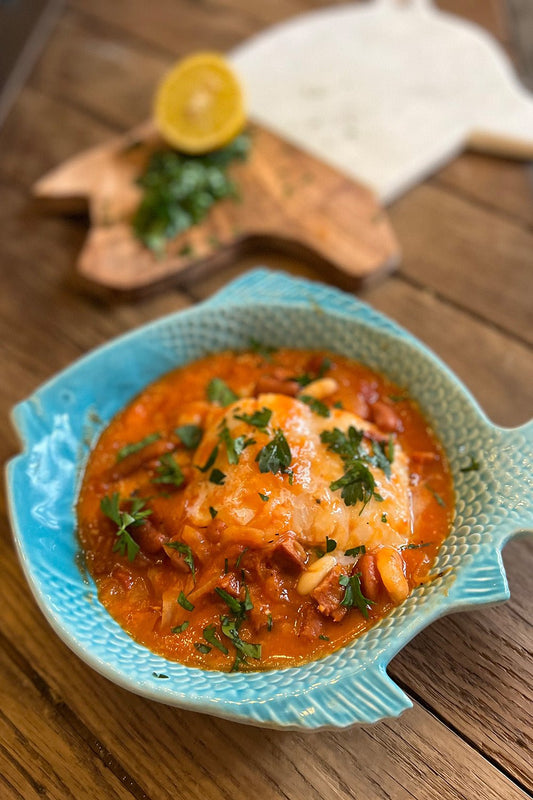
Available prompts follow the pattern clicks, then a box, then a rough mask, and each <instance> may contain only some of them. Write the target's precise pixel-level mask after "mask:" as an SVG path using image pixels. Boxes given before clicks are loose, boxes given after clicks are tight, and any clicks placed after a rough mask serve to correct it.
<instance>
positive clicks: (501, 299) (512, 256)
mask: <svg viewBox="0 0 533 800" xmlns="http://www.w3.org/2000/svg"><path fill="white" fill-rule="evenodd" d="M390 213H391V219H392V224H393V227H394V229H395V231H396V233H397V235H398V240H399V241H400V243H401V245H402V248H403V264H402V267H401V274H403V275H405V276H407V277H409V278H410V279H412V280H415V281H417V282H419V283H420V284H421V285H422V284H425V285H426V286H427V287H428V288H431V289H433V290H435V291H437V292H438V293H439V294H441V295H442V296H443V297H445V298H447V299H448V300H450V301H451V302H453V303H456V304H458V305H459V306H462V307H463V308H468V309H469V310H470V311H472V312H473V313H474V314H479V315H480V316H482V317H484V318H485V319H486V320H490V321H491V322H493V323H495V324H496V325H498V326H501V328H502V329H505V330H508V331H509V332H511V333H513V334H514V335H515V336H517V337H518V338H520V339H523V340H524V341H527V342H532V341H533V319H532V307H531V268H530V267H531V263H532V261H531V258H532V257H531V254H532V253H533V233H532V232H530V231H528V230H524V229H522V228H521V227H519V226H517V225H516V224H514V223H513V222H512V221H510V220H508V219H504V218H503V217H501V216H500V215H498V214H496V213H494V212H492V211H488V210H486V209H482V208H479V207H475V206H473V205H472V203H469V202H468V201H467V200H465V199H463V198H461V197H458V196H457V195H456V194H454V193H453V192H452V191H447V190H444V189H442V188H440V187H436V186H434V185H431V186H430V185H427V184H423V185H421V186H418V187H417V188H415V189H413V190H412V191H411V192H409V194H408V195H405V196H404V197H403V198H401V199H400V200H399V201H398V202H397V203H396V204H395V205H394V206H393V208H391V212H390Z"/></svg>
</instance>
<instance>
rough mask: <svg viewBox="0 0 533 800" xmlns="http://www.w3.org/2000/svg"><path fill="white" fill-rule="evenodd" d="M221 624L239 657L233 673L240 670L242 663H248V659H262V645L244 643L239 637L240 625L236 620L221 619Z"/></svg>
mask: <svg viewBox="0 0 533 800" xmlns="http://www.w3.org/2000/svg"><path fill="white" fill-rule="evenodd" d="M220 624H221V627H222V633H223V634H224V636H227V638H228V639H229V640H230V641H231V642H232V644H233V645H234V646H235V649H236V650H237V655H236V657H235V662H234V664H233V667H232V672H236V671H237V670H238V669H239V665H240V664H242V663H246V659H247V658H255V659H256V660H259V659H260V658H261V645H260V644H252V643H251V642H244V641H243V640H242V639H241V638H240V636H239V627H240V625H239V623H238V621H237V620H235V619H231V618H230V617H221V619H220Z"/></svg>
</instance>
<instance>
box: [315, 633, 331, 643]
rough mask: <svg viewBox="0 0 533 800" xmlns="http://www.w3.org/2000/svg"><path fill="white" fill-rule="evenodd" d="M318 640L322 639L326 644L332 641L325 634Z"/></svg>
mask: <svg viewBox="0 0 533 800" xmlns="http://www.w3.org/2000/svg"><path fill="white" fill-rule="evenodd" d="M318 638H319V639H322V640H323V641H324V642H329V640H330V639H329V636H326V634H325V633H321V634H320V636H319V637H318Z"/></svg>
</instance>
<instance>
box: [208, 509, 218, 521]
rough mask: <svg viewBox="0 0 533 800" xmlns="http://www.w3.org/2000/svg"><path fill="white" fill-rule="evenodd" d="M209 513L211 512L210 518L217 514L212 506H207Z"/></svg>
mask: <svg viewBox="0 0 533 800" xmlns="http://www.w3.org/2000/svg"><path fill="white" fill-rule="evenodd" d="M209 513H210V514H211V519H215V517H216V515H217V514H218V511H217V510H216V508H213V506H209Z"/></svg>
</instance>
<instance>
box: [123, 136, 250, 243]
mask: <svg viewBox="0 0 533 800" xmlns="http://www.w3.org/2000/svg"><path fill="white" fill-rule="evenodd" d="M249 147H250V138H249V136H247V135H246V134H241V135H240V136H237V137H236V138H235V139H233V141H232V142H230V144H228V145H227V146H226V147H223V148H221V149H219V150H215V151H214V152H211V153H207V154H206V155H200V156H187V155H184V154H181V153H178V152H176V151H175V150H162V151H157V152H155V153H154V154H153V155H152V157H151V159H150V161H149V162H148V166H147V168H146V170H145V172H144V174H143V175H142V176H141V177H140V178H139V179H138V181H137V183H138V184H139V185H140V187H141V188H142V190H143V194H142V198H141V202H140V204H139V206H138V208H137V211H136V213H135V215H134V217H133V222H132V224H133V231H134V233H135V235H136V236H137V238H139V239H140V240H141V241H142V242H143V243H144V244H145V245H146V246H147V247H149V248H150V249H151V250H153V251H154V252H156V253H158V254H162V253H163V252H164V249H165V245H166V242H167V240H169V239H173V238H174V237H175V236H177V235H178V234H179V233H182V232H183V231H184V230H187V229H188V228H190V227H191V226H192V225H197V224H198V223H199V222H201V221H202V220H203V219H204V218H205V216H206V214H207V213H208V212H209V210H210V208H211V206H212V205H213V204H214V203H216V202H217V201H219V200H222V199H223V198H229V197H233V198H237V197H238V191H237V186H236V184H235V183H234V182H233V181H232V180H231V179H230V178H229V176H228V174H227V172H228V167H229V165H230V164H231V163H232V162H233V161H236V160H240V161H242V160H244V159H245V158H246V157H247V155H248V151H249ZM185 248H190V245H185V246H184V248H182V251H181V255H187V254H188V252H189V250H188V249H187V250H185Z"/></svg>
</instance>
